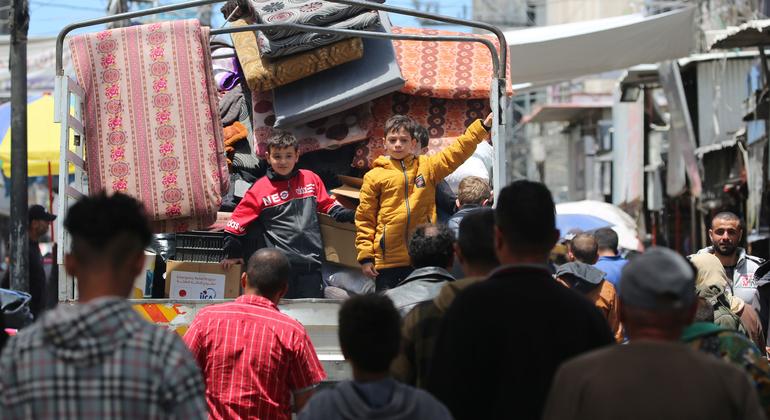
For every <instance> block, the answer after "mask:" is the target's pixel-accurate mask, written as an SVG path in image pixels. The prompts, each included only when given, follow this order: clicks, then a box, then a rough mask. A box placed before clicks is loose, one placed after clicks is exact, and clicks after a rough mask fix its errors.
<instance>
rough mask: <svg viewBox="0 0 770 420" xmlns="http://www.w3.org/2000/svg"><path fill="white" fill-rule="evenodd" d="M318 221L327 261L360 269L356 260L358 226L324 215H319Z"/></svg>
mask: <svg viewBox="0 0 770 420" xmlns="http://www.w3.org/2000/svg"><path fill="white" fill-rule="evenodd" d="M318 221H319V224H320V227H321V238H322V239H323V244H324V254H325V255H326V261H328V262H331V263H335V264H340V265H344V266H347V267H355V268H358V267H360V265H359V264H358V259H357V258H356V257H357V255H358V253H357V252H356V225H354V224H353V223H340V222H337V221H335V220H334V219H332V218H331V217H330V216H328V215H326V214H323V213H318Z"/></svg>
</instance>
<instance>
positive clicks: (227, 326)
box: [184, 295, 326, 419]
mask: <svg viewBox="0 0 770 420" xmlns="http://www.w3.org/2000/svg"><path fill="white" fill-rule="evenodd" d="M184 341H185V343H186V344H187V346H188V347H189V348H190V350H191V351H192V353H193V355H194V356H195V358H196V360H197V361H198V364H199V366H200V367H201V370H202V371H203V376H204V377H205V380H206V403H207V404H208V408H209V417H210V418H213V419H237V418H244V419H245V418H257V419H290V418H291V405H290V404H291V403H290V393H291V391H296V390H301V389H303V388H307V387H309V386H312V385H314V384H317V383H319V382H321V381H322V380H323V379H324V378H326V373H325V372H324V370H323V367H322V366H321V362H319V361H318V357H317V356H316V352H315V348H314V347H313V344H312V343H311V342H310V338H309V337H308V335H307V332H305V328H304V327H303V326H302V325H301V324H300V323H299V322H297V321H295V320H294V319H292V318H290V317H289V316H287V315H284V314H282V313H281V312H280V311H279V310H278V308H277V307H276V306H275V304H273V303H272V302H270V301H269V300H267V299H265V298H263V297H261V296H254V295H245V296H241V297H239V298H238V299H236V300H235V302H232V303H223V304H220V305H213V306H209V307H206V308H203V309H201V311H200V312H198V315H197V316H196V317H195V320H194V321H193V323H192V325H190V329H189V330H188V331H187V333H186V334H185V336H184Z"/></svg>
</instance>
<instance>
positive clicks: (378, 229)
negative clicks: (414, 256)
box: [356, 114, 492, 290]
mask: <svg viewBox="0 0 770 420" xmlns="http://www.w3.org/2000/svg"><path fill="white" fill-rule="evenodd" d="M491 126H492V114H489V115H488V116H487V118H486V119H485V120H484V122H482V121H481V120H477V121H475V122H474V123H473V124H471V125H470V126H469V127H468V129H467V130H466V131H465V134H463V135H462V136H460V137H458V138H457V139H456V140H455V141H454V142H453V143H452V144H451V145H449V146H448V147H447V148H446V149H444V150H443V151H441V153H438V154H436V155H433V156H425V155H419V156H415V155H416V154H419V153H420V144H419V143H418V140H417V135H416V133H417V130H418V127H419V125H418V124H417V123H416V122H415V121H414V120H413V119H412V118H410V117H408V116H404V115H395V116H393V117H391V118H390V119H389V120H388V121H387V122H386V123H385V154H386V155H385V156H381V157H379V158H377V159H376V160H375V161H374V164H373V168H372V170H370V171H369V172H367V173H366V175H364V181H363V186H362V187H361V197H360V204H359V205H358V208H357V210H356V248H357V251H358V261H359V263H361V270H362V271H363V273H364V275H366V276H367V277H369V278H372V279H375V284H376V288H377V290H384V289H389V288H392V287H395V286H396V285H397V284H398V283H399V282H400V281H401V280H402V279H404V278H406V276H408V275H409V273H410V272H411V271H412V269H411V267H410V261H409V254H408V253H407V242H408V240H409V237H410V235H411V233H412V232H413V231H414V229H415V228H417V226H418V225H421V224H423V223H433V222H435V219H436V184H438V183H439V182H441V180H442V179H444V177H445V176H447V175H448V174H450V173H452V172H453V171H454V170H455V169H457V167H458V166H460V165H461V164H462V163H463V162H464V161H465V160H466V159H468V157H469V156H470V155H471V154H473V151H474V150H476V145H477V144H478V143H479V142H481V141H483V140H484V138H485V137H486V136H487V133H488V132H489V130H490V129H491Z"/></svg>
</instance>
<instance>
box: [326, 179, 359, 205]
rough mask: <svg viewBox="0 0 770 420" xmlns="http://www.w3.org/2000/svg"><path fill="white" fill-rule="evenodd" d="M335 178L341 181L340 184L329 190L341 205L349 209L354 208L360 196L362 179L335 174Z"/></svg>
mask: <svg viewBox="0 0 770 420" xmlns="http://www.w3.org/2000/svg"><path fill="white" fill-rule="evenodd" d="M337 178H338V179H339V180H340V182H342V185H341V186H339V187H337V188H334V189H333V190H331V191H330V192H331V193H332V194H334V197H335V198H337V201H339V202H340V204H342V205H343V206H345V207H347V208H349V209H354V208H356V206H358V203H359V201H360V198H361V185H363V183H364V180H363V179H362V178H355V177H352V176H345V175H337Z"/></svg>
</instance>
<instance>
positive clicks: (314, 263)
mask: <svg viewBox="0 0 770 420" xmlns="http://www.w3.org/2000/svg"><path fill="white" fill-rule="evenodd" d="M317 211H318V212H321V213H326V214H328V215H330V216H332V217H333V218H334V219H335V220H337V221H339V222H352V221H353V217H354V211H353V210H349V209H346V208H344V207H342V205H340V203H339V202H337V200H335V199H333V198H331V197H330V196H329V194H328V193H327V192H326V187H325V186H324V184H323V182H322V181H321V178H319V177H318V175H316V174H315V173H313V172H311V171H308V170H304V169H295V170H294V171H293V172H292V173H291V174H290V175H288V176H280V175H278V174H276V173H275V172H273V170H272V169H268V171H267V175H266V176H264V177H262V178H260V179H258V180H257V182H255V183H254V185H252V186H251V188H250V189H249V191H248V192H247V193H246V196H245V197H243V199H242V200H241V202H240V203H239V204H238V206H237V207H236V208H235V211H234V212H233V214H232V216H231V217H230V220H229V221H228V222H227V227H225V253H226V254H227V257H228V258H244V259H246V258H248V257H249V256H248V255H243V246H242V244H241V240H240V239H241V238H242V237H243V236H244V235H245V234H246V231H247V229H248V228H249V225H251V223H253V222H255V221H257V222H259V223H260V224H261V225H262V227H263V228H264V237H265V242H266V244H267V245H268V246H273V247H276V248H278V249H280V250H282V251H284V252H286V256H287V257H288V258H289V261H290V262H291V263H292V265H293V266H294V267H297V268H299V267H310V268H318V267H320V265H321V261H322V257H321V252H322V251H323V244H322V242H321V230H320V227H319V225H318V216H317V214H316V212H317Z"/></svg>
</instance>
